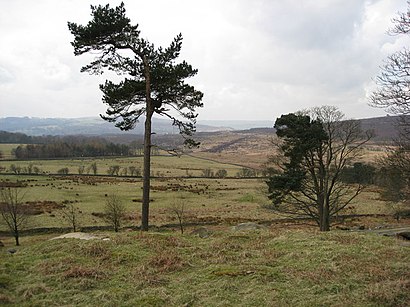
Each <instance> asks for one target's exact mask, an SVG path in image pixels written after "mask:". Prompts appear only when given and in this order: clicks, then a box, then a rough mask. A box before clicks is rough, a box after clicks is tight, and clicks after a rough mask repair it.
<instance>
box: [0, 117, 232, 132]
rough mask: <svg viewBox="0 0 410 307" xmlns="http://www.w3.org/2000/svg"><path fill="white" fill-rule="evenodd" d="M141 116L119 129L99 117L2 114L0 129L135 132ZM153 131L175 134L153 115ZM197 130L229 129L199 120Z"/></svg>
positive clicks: (138, 129) (175, 130)
mask: <svg viewBox="0 0 410 307" xmlns="http://www.w3.org/2000/svg"><path fill="white" fill-rule="evenodd" d="M143 123H144V118H142V119H141V121H140V122H139V123H138V124H137V125H136V126H135V128H134V129H133V130H131V131H121V130H120V129H118V128H117V127H115V126H114V124H113V123H109V122H106V121H104V120H102V119H101V118H99V117H84V118H38V117H5V118H0V131H7V132H19V133H24V134H27V135H30V136H40V135H80V134H81V135H106V134H134V135H135V134H137V135H138V134H139V135H142V134H143V133H144V130H143V129H144V124H143ZM153 123H154V124H153V132H155V133H156V134H177V133H178V129H177V128H175V127H173V126H172V124H171V121H169V120H167V119H161V118H154V119H153ZM197 130H198V131H207V132H212V131H221V130H232V128H229V127H217V126H216V127H215V126H210V125H206V124H199V125H198V126H197Z"/></svg>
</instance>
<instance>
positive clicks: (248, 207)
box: [0, 156, 389, 230]
mask: <svg viewBox="0 0 410 307" xmlns="http://www.w3.org/2000/svg"><path fill="white" fill-rule="evenodd" d="M94 162H95V163H96V164H97V166H98V174H101V175H99V176H91V175H89V176H87V175H83V176H79V175H75V174H73V173H72V174H71V175H68V176H56V175H47V174H42V175H15V174H12V173H11V172H10V171H9V164H11V161H2V162H0V166H3V167H4V168H6V170H7V172H6V173H4V174H3V175H0V182H4V183H7V182H22V183H23V185H25V186H26V187H25V188H24V189H23V190H24V200H25V201H30V202H34V203H42V202H53V203H55V204H56V205H60V208H59V207H56V208H51V209H50V208H44V212H43V214H38V215H34V216H33V217H32V218H31V219H30V228H41V227H58V226H61V224H62V223H64V220H62V219H61V214H60V211H61V210H60V209H61V206H63V205H67V204H74V205H75V206H76V207H77V208H78V209H79V210H81V211H82V214H81V216H80V218H81V220H80V224H81V225H82V226H98V225H104V221H103V220H102V219H100V218H98V214H99V213H102V211H103V207H104V204H105V202H106V200H107V197H109V196H110V195H113V194H116V195H117V196H119V197H120V199H121V200H122V201H123V203H124V205H125V206H126V209H127V220H126V221H125V223H124V224H125V225H124V226H125V227H127V226H128V227H130V226H138V225H139V223H140V206H141V199H142V180H141V178H139V177H138V178H137V177H130V176H102V175H104V174H106V173H107V170H108V168H109V166H111V165H120V166H121V168H127V167H129V166H131V165H133V166H136V167H141V166H142V158H141V157H136V158H111V159H109V158H105V159H103V158H101V159H75V160H41V161H16V163H14V164H15V165H19V166H20V167H21V168H24V167H27V166H28V165H29V164H32V165H34V166H37V167H39V168H41V169H42V170H43V171H44V172H46V173H51V174H55V173H57V171H58V169H60V168H62V167H68V168H69V169H72V170H75V169H78V167H79V166H80V165H89V164H91V163H94ZM206 168H209V169H212V170H213V171H214V172H216V171H217V170H218V169H225V170H227V173H228V176H232V177H230V178H224V179H217V178H196V177H194V178H192V177H189V176H201V175H202V170H203V169H206ZM152 169H153V173H154V174H157V175H159V176H158V177H155V178H153V179H152V181H151V186H152V191H151V199H152V200H151V206H150V211H151V216H150V222H151V224H153V225H157V226H160V225H164V224H172V223H175V221H176V220H175V219H176V216H174V214H172V212H171V211H170V207H172V206H173V205H175V204H180V203H183V204H184V207H185V214H184V221H185V222H186V223H210V222H212V223H218V222H225V223H229V224H234V223H238V222H241V221H256V222H261V221H264V222H266V221H269V220H272V219H277V218H280V216H278V215H277V214H276V213H274V212H272V211H270V210H268V209H266V208H265V206H264V205H266V204H268V202H269V200H268V198H267V195H266V184H265V183H264V180H263V179H262V178H254V179H242V178H234V176H235V175H236V174H237V172H238V171H240V169H241V167H239V166H234V165H229V164H221V163H217V162H212V161H207V160H203V159H198V158H194V157H190V156H182V157H176V156H157V157H153V161H152ZM345 213H346V214H386V213H389V207H388V206H386V203H385V202H383V201H381V200H380V199H379V196H378V193H377V191H375V190H372V189H368V190H367V191H366V190H365V192H363V193H362V194H361V195H360V196H359V197H358V198H357V200H356V202H355V203H354V204H353V205H352V206H350V207H349V210H347V211H346V212H345ZM66 226H69V225H68V224H67V225H66ZM5 229H6V228H5V225H4V224H2V223H0V230H5Z"/></svg>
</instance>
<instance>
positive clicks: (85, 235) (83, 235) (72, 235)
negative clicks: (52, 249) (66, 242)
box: [50, 232, 107, 241]
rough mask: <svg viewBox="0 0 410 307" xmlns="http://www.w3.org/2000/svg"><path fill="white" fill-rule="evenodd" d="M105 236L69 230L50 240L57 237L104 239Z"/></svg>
mask: <svg viewBox="0 0 410 307" xmlns="http://www.w3.org/2000/svg"><path fill="white" fill-rule="evenodd" d="M106 238H107V237H97V236H93V235H91V234H89V233H84V232H71V233H66V234H63V235H61V236H58V237H55V238H52V239H50V240H57V239H80V240H104V239H106ZM104 241H105V240H104Z"/></svg>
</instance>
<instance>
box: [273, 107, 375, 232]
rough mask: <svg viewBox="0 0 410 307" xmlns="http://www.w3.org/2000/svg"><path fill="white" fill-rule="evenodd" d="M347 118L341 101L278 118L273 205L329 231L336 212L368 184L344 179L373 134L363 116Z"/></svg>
mask: <svg viewBox="0 0 410 307" xmlns="http://www.w3.org/2000/svg"><path fill="white" fill-rule="evenodd" d="M343 118H344V115H343V113H342V112H340V111H339V110H338V109H337V108H336V107H332V106H324V107H318V108H313V109H311V110H309V111H307V112H304V113H299V114H287V115H282V117H281V118H278V119H277V120H276V123H275V128H276V129H277V135H278V137H279V138H280V140H281V143H280V144H279V146H278V147H279V148H278V149H279V154H278V155H275V156H274V157H273V158H272V159H271V161H272V162H274V163H275V165H276V168H274V169H275V173H273V174H271V176H270V177H269V180H268V182H267V184H268V188H269V197H270V198H271V199H272V204H271V205H270V207H271V208H272V209H274V210H275V211H278V212H281V213H284V214H287V215H289V216H296V217H308V218H311V219H313V220H314V221H316V223H317V224H318V226H319V227H320V230H321V231H328V230H330V225H331V222H332V218H333V217H335V216H337V215H338V214H339V212H340V211H341V210H343V209H344V208H346V207H347V206H348V205H349V204H350V203H351V202H352V200H353V199H354V198H355V197H356V196H357V195H359V193H360V192H361V191H362V190H363V185H362V184H358V185H357V186H356V187H352V186H351V185H348V184H346V183H344V182H343V181H342V180H341V174H342V170H343V169H344V168H345V167H346V166H347V165H348V163H349V162H351V161H352V160H353V159H354V158H356V157H357V156H358V155H359V154H360V148H361V146H362V145H363V144H365V143H366V142H367V141H369V139H370V138H371V136H372V135H371V133H370V132H367V133H365V134H363V133H362V131H361V129H360V123H359V122H358V121H352V120H343Z"/></svg>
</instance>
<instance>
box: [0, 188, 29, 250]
mask: <svg viewBox="0 0 410 307" xmlns="http://www.w3.org/2000/svg"><path fill="white" fill-rule="evenodd" d="M0 197H1V203H0V213H1V217H2V218H3V220H4V221H5V223H6V224H7V227H8V228H9V229H10V232H11V233H12V235H13V236H14V239H15V240H16V245H17V246H19V245H20V241H19V238H20V231H21V230H22V229H23V228H24V227H25V226H26V225H27V220H28V217H29V215H28V212H27V207H26V206H24V204H23V202H22V200H23V198H24V194H22V193H21V189H19V188H7V189H1V190H0Z"/></svg>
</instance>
